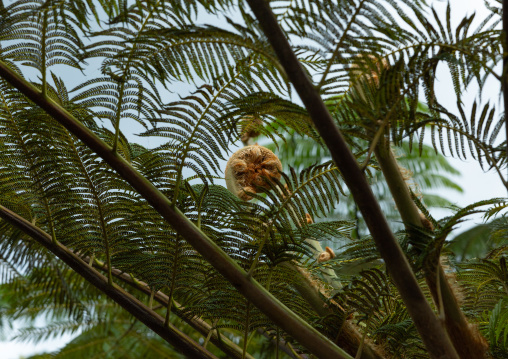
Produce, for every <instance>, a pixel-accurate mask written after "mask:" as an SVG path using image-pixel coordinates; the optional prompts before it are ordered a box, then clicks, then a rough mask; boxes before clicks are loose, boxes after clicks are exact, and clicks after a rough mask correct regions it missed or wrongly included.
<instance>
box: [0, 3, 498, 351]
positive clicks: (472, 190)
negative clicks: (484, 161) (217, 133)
mask: <svg viewBox="0 0 508 359" xmlns="http://www.w3.org/2000/svg"><path fill="white" fill-rule="evenodd" d="M433 3H434V5H435V7H436V10H437V12H438V13H444V10H445V8H446V2H444V1H438V0H434V1H433ZM451 4H452V16H453V17H452V18H455V19H462V17H463V16H464V15H465V14H466V13H467V14H471V13H472V12H473V11H475V10H476V11H477V16H476V18H477V22H478V21H479V19H483V18H485V16H486V15H487V14H488V12H487V10H486V9H485V8H484V7H483V1H482V0H451ZM454 23H455V25H456V24H457V20H456V21H455V22H454ZM473 28H474V27H473ZM438 80H440V81H441V84H440V85H439V86H437V88H438V89H441V93H438V97H441V98H445V96H447V95H448V96H449V97H450V101H449V104H448V105H449V106H450V108H455V95H454V93H453V88H452V85H451V81H449V78H448V77H447V76H446V72H441V73H439V74H438ZM476 92H477V90H476V89H473V90H472V91H470V92H469V94H468V97H467V99H466V101H464V103H466V104H468V103H472V102H473V101H474V99H475V96H476ZM440 95H441V96H440ZM499 95H500V88H499V84H498V83H494V82H491V83H490V84H489V85H488V86H487V87H486V89H485V92H484V98H489V99H491V101H493V102H497V101H499ZM444 102H445V105H446V101H444ZM139 130H141V129H139ZM134 132H139V131H134ZM500 137H501V138H503V135H501V136H500ZM149 146H150V145H149ZM150 147H152V146H150ZM449 161H450V163H451V164H452V165H453V166H454V167H456V168H457V169H459V170H460V171H461V172H462V174H463V176H462V177H461V178H460V179H457V182H458V183H459V184H460V185H461V186H462V187H463V188H464V193H462V194H457V193H450V192H442V194H443V195H444V196H445V197H446V198H448V199H449V200H451V201H452V202H455V204H456V205H458V206H461V207H462V206H465V205H468V204H471V203H473V202H476V201H479V200H482V199H488V198H493V197H504V196H506V190H505V188H504V187H503V186H502V184H501V181H500V180H499V178H498V176H497V174H495V173H494V172H490V173H483V171H482V170H481V168H480V167H479V165H478V164H477V163H474V162H463V161H460V160H456V159H453V158H449ZM444 213H446V212H443V211H440V210H433V211H432V214H433V215H434V216H435V217H437V218H440V217H442V216H443V214H444ZM475 222H480V218H477V219H476V220H475ZM472 225H473V223H470V224H468V225H467V227H469V226H472ZM465 228H466V227H463V229H465ZM70 339H71V337H70V336H65V337H63V338H61V339H58V340H48V341H46V342H43V343H40V344H38V345H33V344H31V343H20V342H15V341H11V342H0V353H1V354H0V356H1V357H2V358H3V359H18V358H22V357H23V356H27V355H31V354H35V353H38V352H42V351H54V350H56V349H57V348H58V347H60V346H63V345H64V344H65V343H66V342H67V341H68V340H70Z"/></svg>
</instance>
